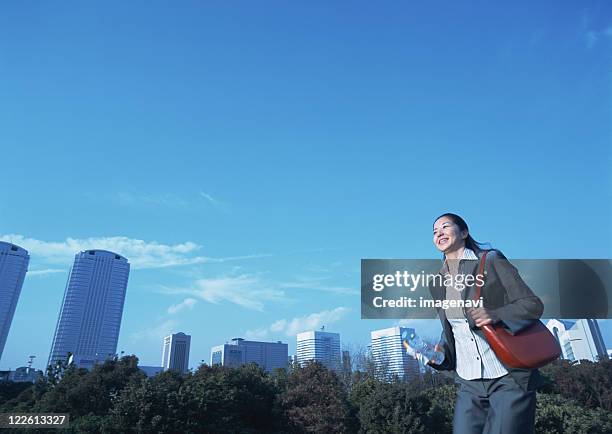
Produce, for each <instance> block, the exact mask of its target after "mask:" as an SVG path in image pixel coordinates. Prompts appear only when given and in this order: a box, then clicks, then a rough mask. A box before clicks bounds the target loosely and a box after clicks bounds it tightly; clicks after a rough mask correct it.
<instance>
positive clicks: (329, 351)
mask: <svg viewBox="0 0 612 434" xmlns="http://www.w3.org/2000/svg"><path fill="white" fill-rule="evenodd" d="M297 358H298V363H299V364H300V366H303V365H304V364H306V363H307V362H308V361H317V362H320V363H322V364H323V365H325V366H326V367H327V368H328V369H332V370H334V371H339V370H340V369H341V367H342V365H341V353H340V334H338V333H330V332H324V331H318V330H311V331H307V332H302V333H298V335H297Z"/></svg>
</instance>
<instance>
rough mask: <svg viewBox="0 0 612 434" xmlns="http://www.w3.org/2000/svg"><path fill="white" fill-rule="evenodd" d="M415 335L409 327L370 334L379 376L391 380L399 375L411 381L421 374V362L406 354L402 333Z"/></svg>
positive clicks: (382, 330)
mask: <svg viewBox="0 0 612 434" xmlns="http://www.w3.org/2000/svg"><path fill="white" fill-rule="evenodd" d="M404 331H407V332H408V333H414V329H412V328H407V327H391V328H387V329H381V330H374V331H372V332H371V333H370V336H371V339H372V359H373V361H374V366H375V367H376V373H377V376H379V377H380V378H381V379H386V380H390V379H392V378H393V376H395V375H397V376H398V377H399V378H402V379H406V380H408V379H411V378H414V377H415V376H417V375H418V374H419V372H420V370H419V362H418V360H417V359H415V358H414V357H412V356H410V355H409V354H407V353H406V350H405V348H404V346H403V345H402V337H401V336H402V332H404Z"/></svg>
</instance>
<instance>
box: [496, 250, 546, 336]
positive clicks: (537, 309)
mask: <svg viewBox="0 0 612 434" xmlns="http://www.w3.org/2000/svg"><path fill="white" fill-rule="evenodd" d="M487 257H488V258H490V259H489V261H487V262H489V263H490V264H491V266H490V267H489V268H488V269H489V270H492V271H493V272H494V273H495V275H496V276H497V279H498V280H499V282H500V283H501V285H502V286H503V287H504V289H505V290H506V299H507V304H506V305H504V306H502V307H500V308H497V309H493V310H492V312H493V313H494V315H495V316H496V317H497V319H499V320H500V321H502V322H503V323H504V325H505V326H506V327H508V329H509V330H510V333H512V334H516V333H518V332H520V331H521V330H523V329H524V328H526V327H529V326H530V325H531V324H533V322H534V321H535V320H537V319H539V318H540V317H541V316H542V312H543V311H544V305H543V304H542V300H540V298H539V297H538V296H536V295H535V294H534V293H533V291H532V290H531V288H529V286H527V284H526V283H525V282H524V281H523V279H522V278H521V276H520V275H519V273H518V271H517V269H516V268H515V267H514V265H512V264H511V263H510V262H509V261H508V259H506V257H505V256H504V255H503V254H501V253H499V252H496V251H491V252H490V253H489V254H488V255H487Z"/></svg>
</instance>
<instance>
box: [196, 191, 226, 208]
mask: <svg viewBox="0 0 612 434" xmlns="http://www.w3.org/2000/svg"><path fill="white" fill-rule="evenodd" d="M200 197H202V198H204V199H205V200H206V201H207V202H208V203H209V204H210V205H212V206H213V207H214V208H217V209H219V210H221V211H227V204H226V203H225V202H221V201H220V200H219V199H216V198H214V197H212V196H211V195H210V194H208V193H206V192H205V191H200Z"/></svg>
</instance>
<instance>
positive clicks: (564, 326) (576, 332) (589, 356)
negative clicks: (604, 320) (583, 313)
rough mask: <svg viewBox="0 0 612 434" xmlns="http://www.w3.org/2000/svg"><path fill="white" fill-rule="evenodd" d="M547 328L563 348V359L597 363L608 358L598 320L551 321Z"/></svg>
mask: <svg viewBox="0 0 612 434" xmlns="http://www.w3.org/2000/svg"><path fill="white" fill-rule="evenodd" d="M546 327H548V329H549V330H550V331H551V333H552V334H553V336H554V337H555V338H556V339H557V341H558V342H559V345H560V346H561V351H562V354H561V358H563V359H566V360H570V361H575V360H590V361H593V362H595V361H597V360H598V359H599V358H607V357H608V354H607V351H606V346H605V344H604V341H603V337H602V335H601V330H600V329H599V324H598V323H597V320H596V319H579V320H576V321H566V320H559V319H551V320H549V321H548V322H547V323H546Z"/></svg>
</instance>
